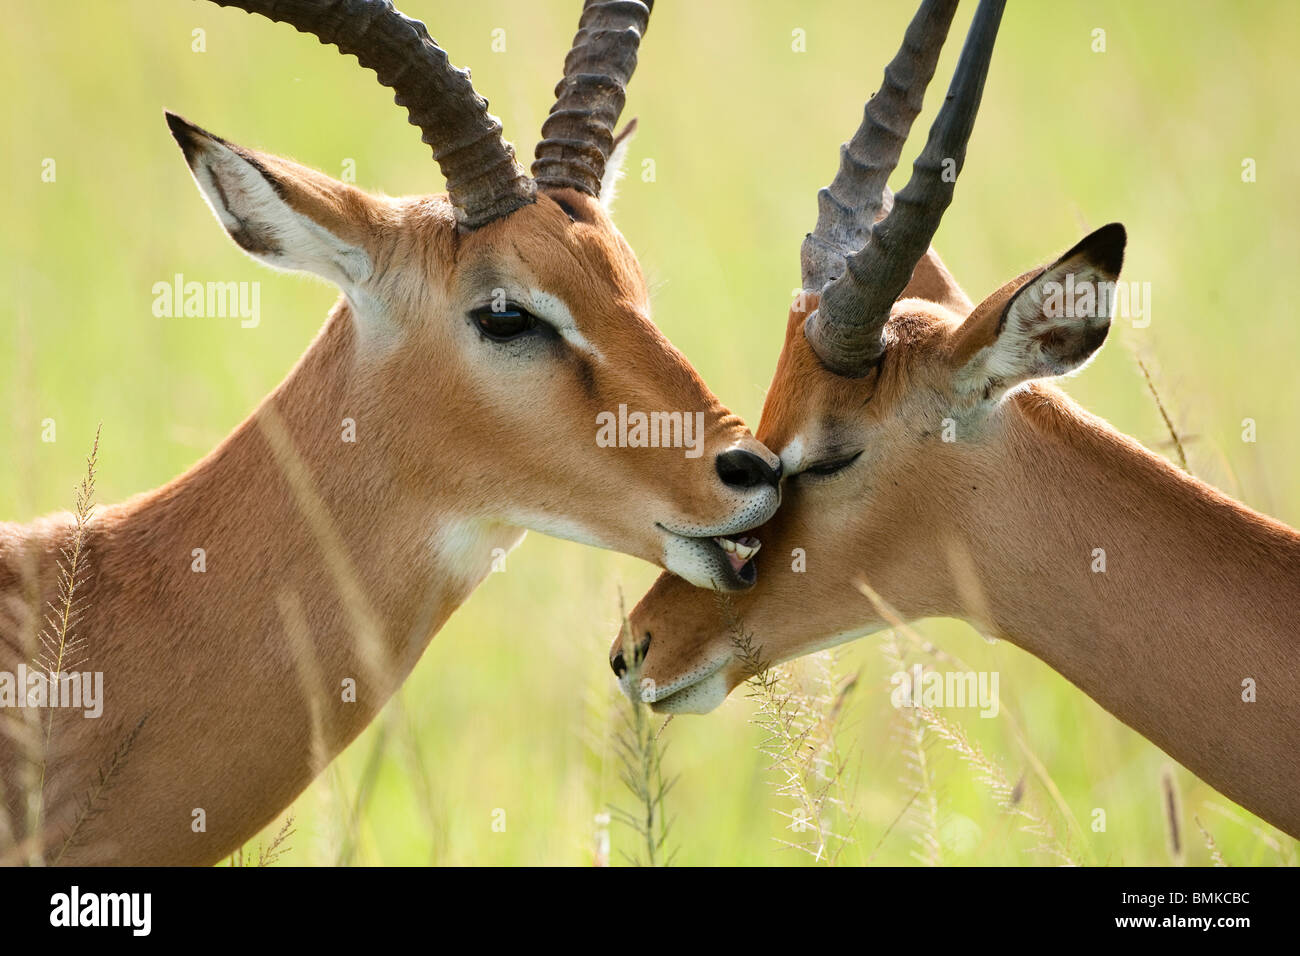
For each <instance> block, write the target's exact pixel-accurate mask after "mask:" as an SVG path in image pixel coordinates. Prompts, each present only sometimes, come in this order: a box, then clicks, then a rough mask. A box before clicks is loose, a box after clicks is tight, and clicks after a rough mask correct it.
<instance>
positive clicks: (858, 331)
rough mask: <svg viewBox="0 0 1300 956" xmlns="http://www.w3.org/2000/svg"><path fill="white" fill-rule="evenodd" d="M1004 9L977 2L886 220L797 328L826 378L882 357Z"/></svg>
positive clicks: (939, 210) (994, 0)
mask: <svg viewBox="0 0 1300 956" xmlns="http://www.w3.org/2000/svg"><path fill="white" fill-rule="evenodd" d="M1005 6H1006V0H980V5H979V9H977V10H976V11H975V17H974V19H973V20H972V21H971V27H970V32H969V33H968V34H967V36H966V43H965V45H964V46H963V47H962V51H961V58H960V59H959V60H958V62H957V69H956V72H955V73H954V74H953V79H952V84H951V85H950V86H949V87H948V96H947V98H946V99H945V100H944V104H943V107H942V108H941V109H940V110H939V115H938V116H937V117H936V118H935V121H934V125H933V126H931V127H930V137H929V139H928V140H926V144H925V148H924V149H923V150H922V151H921V155H920V156H918V157H917V160H916V162H915V163H914V164H913V167H912V176H911V178H910V179H909V180H908V182H907V185H906V186H904V187H903V189H902V190H901V191H900V192H899V193H898V194H897V195H896V196H894V205H893V209H892V210H890V213H889V215H888V216H886V217H885V218H884V219H883V220H881V221H880V222H879V223H876V224H874V225H873V226H871V230H870V234H869V235H868V237H867V242H866V245H864V246H863V248H862V251H860V252H858V253H856V254H853V255H849V256H848V257H846V259H845V271H844V274H843V275H841V276H839V277H838V278H836V279H834V280H833V281H832V282H830V283H829V284H828V285H827V286H826V287H825V288H824V289H823V290H822V294H821V301H820V303H819V304H818V307H817V311H815V312H814V313H813V314H812V315H810V316H809V317H808V321H807V323H806V324H805V325H804V334H805V336H806V337H807V338H808V342H809V344H811V345H812V347H813V350H814V351H815V352H816V353H817V355H818V357H819V358H821V360H822V362H823V364H825V365H826V367H827V368H829V369H831V370H832V371H834V372H837V373H839V374H841V375H849V376H859V375H864V374H866V373H867V371H869V370H870V368H871V367H872V365H874V364H875V363H876V362H877V361H878V360H879V359H880V356H881V355H882V354H884V343H883V342H882V341H881V331H882V329H883V328H884V326H885V322H886V321H887V320H888V319H889V309H890V307H891V306H892V305H893V304H894V300H895V299H897V298H898V295H899V293H901V292H902V291H903V289H904V288H905V287H906V286H907V282H908V280H909V279H910V278H911V276H912V270H913V269H915V268H916V264H917V262H918V261H920V259H921V257H922V256H923V255H925V251H926V250H927V249H928V248H929V247H930V240H931V239H933V238H934V234H935V231H936V230H937V229H938V228H939V221H940V220H941V219H942V218H943V214H944V211H945V210H946V209H947V208H948V205H949V203H951V202H952V195H953V187H954V185H955V183H956V178H957V174H958V173H960V172H961V169H962V166H963V165H964V164H965V161H966V142H967V140H969V139H970V134H971V130H972V129H973V128H974V125H975V115H976V113H977V112H978V111H979V104H980V97H981V96H982V95H983V92H984V80H985V78H986V77H987V76H988V69H989V61H990V59H991V58H992V55H993V43H994V41H995V40H996V39H997V32H998V25H999V24H1000V23H1001V20H1002V10H1003V8H1004V7H1005Z"/></svg>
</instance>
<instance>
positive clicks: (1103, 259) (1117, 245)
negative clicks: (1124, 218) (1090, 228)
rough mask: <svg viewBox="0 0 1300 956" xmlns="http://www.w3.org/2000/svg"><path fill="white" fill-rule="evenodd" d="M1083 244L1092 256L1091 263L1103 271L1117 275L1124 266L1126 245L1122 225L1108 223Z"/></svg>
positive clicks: (1126, 240)
mask: <svg viewBox="0 0 1300 956" xmlns="http://www.w3.org/2000/svg"><path fill="white" fill-rule="evenodd" d="M1083 242H1084V244H1086V245H1087V247H1088V251H1089V252H1090V253H1091V254H1092V260H1093V262H1095V263H1096V264H1097V265H1098V266H1100V267H1101V268H1102V269H1104V270H1105V271H1107V272H1110V273H1113V274H1114V275H1119V270H1120V269H1121V268H1122V267H1123V265H1124V246H1125V245H1126V244H1127V243H1128V233H1127V232H1126V231H1125V229H1124V225H1123V223H1118V222H1112V223H1108V224H1107V225H1105V226H1102V227H1101V228H1100V229H1098V230H1097V231H1096V232H1094V233H1093V234H1092V235H1090V236H1089V237H1088V238H1087V239H1085V240H1084V241H1083Z"/></svg>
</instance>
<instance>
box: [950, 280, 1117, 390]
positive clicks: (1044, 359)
mask: <svg viewBox="0 0 1300 956" xmlns="http://www.w3.org/2000/svg"><path fill="white" fill-rule="evenodd" d="M1115 281H1116V280H1115V278H1114V277H1113V276H1110V275H1108V274H1106V273H1103V272H1101V271H1100V270H1098V269H1097V268H1096V267H1095V266H1093V265H1092V264H1091V263H1088V262H1087V261H1085V260H1083V259H1082V258H1071V259H1070V260H1068V261H1066V262H1059V263H1057V264H1056V265H1054V266H1052V267H1051V268H1050V269H1048V270H1047V271H1046V272H1044V273H1043V274H1042V275H1040V276H1039V277H1038V278H1036V279H1034V280H1033V281H1032V282H1030V283H1029V284H1028V285H1027V286H1026V287H1025V288H1023V289H1021V290H1020V291H1019V292H1017V293H1016V295H1015V296H1014V297H1013V298H1012V300H1011V303H1010V305H1009V307H1008V308H1007V313H1006V321H1005V322H1004V324H1003V327H1002V330H1001V331H1000V332H999V333H998V337H997V340H996V341H994V342H993V344H992V345H988V346H985V347H984V348H983V349H981V350H980V351H979V352H977V353H976V354H975V355H974V356H973V357H972V358H971V360H970V362H969V363H967V365H966V368H965V369H964V370H963V371H962V373H961V374H960V375H959V376H958V385H959V388H961V389H962V390H963V391H966V392H984V393H987V397H989V398H996V397H998V396H1000V395H1001V394H1003V393H1004V392H1006V391H1007V390H1009V389H1011V388H1014V387H1015V386H1017V385H1020V384H1021V383H1023V382H1026V381H1029V380H1030V379H1034V378H1048V377H1053V376H1059V375H1067V374H1070V373H1072V372H1077V371H1079V370H1080V369H1082V368H1083V367H1084V366H1085V365H1087V364H1088V362H1089V361H1090V360H1091V358H1092V356H1093V355H1095V354H1096V349H1095V348H1094V349H1093V351H1091V352H1088V353H1087V354H1086V355H1082V356H1078V357H1071V356H1069V355H1067V356H1064V357H1062V356H1061V355H1058V354H1055V353H1053V352H1052V351H1050V350H1049V349H1048V348H1047V346H1046V343H1047V342H1049V341H1051V338H1052V334H1053V333H1054V332H1055V331H1058V330H1063V331H1065V332H1066V333H1067V336H1068V337H1070V338H1077V337H1082V336H1083V335H1084V334H1085V333H1086V332H1087V331H1088V330H1090V329H1095V328H1101V327H1104V326H1106V325H1108V324H1109V323H1110V315H1111V310H1112V308H1113V305H1114V299H1115ZM1085 289H1090V292H1083V291H1081V290H1085Z"/></svg>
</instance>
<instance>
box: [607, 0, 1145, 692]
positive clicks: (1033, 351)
mask: <svg viewBox="0 0 1300 956" xmlns="http://www.w3.org/2000/svg"><path fill="white" fill-rule="evenodd" d="M954 7H955V2H925V3H923V4H922V5H921V9H920V11H919V12H918V14H917V16H916V18H915V19H914V20H913V22H912V24H911V26H910V27H909V29H908V34H907V38H906V40H905V42H904V44H903V48H902V50H901V51H900V52H899V54H898V56H897V57H896V58H895V59H894V61H893V62H892V63H891V64H890V66H889V69H888V70H887V71H886V75H887V77H888V78H889V80H890V82H887V83H886V84H885V85H884V86H883V87H882V90H881V92H880V93H878V94H877V95H876V96H875V97H874V98H873V99H872V100H871V101H870V102H869V103H868V105H867V110H866V119H865V121H864V122H863V124H862V127H861V129H859V131H858V133H857V135H856V136H855V137H854V138H853V140H852V141H850V143H849V144H847V146H846V147H845V149H844V151H843V161H842V165H841V168H840V171H839V173H838V174H837V176H836V178H835V181H834V182H833V183H832V184H831V186H830V188H829V189H828V190H822V193H821V195H820V207H821V214H820V216H819V218H818V223H817V228H816V230H815V231H814V232H813V233H812V234H810V235H809V236H808V238H807V239H806V240H805V242H804V246H803V253H802V259H803V276H804V288H805V290H806V291H805V294H804V295H803V296H802V297H801V299H802V301H801V302H796V304H795V307H794V308H793V309H792V310H791V311H790V314H789V321H788V325H787V329H786V339H785V345H784V348H783V349H782V352H781V356H780V359H779V361H778V364H777V369H776V374H775V376H774V378H773V380H772V383H771V386H770V387H769V389H768V395H767V402H766V404H765V406H764V409H763V417H762V421H761V424H760V427H759V432H758V434H759V437H760V439H761V440H762V441H763V442H764V443H765V444H766V445H767V447H769V448H771V449H772V450H774V451H776V452H777V453H778V454H779V455H780V457H781V462H782V465H783V470H784V476H785V477H784V503H783V505H782V508H781V510H780V511H779V512H778V513H777V515H776V516H775V517H774V518H773V519H772V520H771V521H770V522H768V523H767V524H766V525H764V526H763V527H761V528H759V529H758V530H757V531H756V532H755V535H756V536H757V537H758V539H759V540H760V541H761V542H762V546H763V551H762V554H761V555H760V556H759V558H758V559H756V564H757V567H758V584H757V585H756V586H755V587H754V588H753V589H752V590H750V591H747V592H746V593H744V594H741V595H736V596H734V598H733V597H726V598H723V597H722V596H719V595H709V594H706V593H705V592H702V591H699V590H697V589H694V588H691V587H689V586H687V585H686V584H684V582H681V581H677V580H674V579H672V578H670V577H668V576H662V577H661V578H660V579H659V581H658V582H657V583H656V584H655V585H654V587H653V588H652V589H651V590H650V592H649V593H647V594H646V596H645V597H644V598H642V600H641V602H640V603H639V604H638V606H637V607H636V609H635V610H634V611H633V613H632V615H631V618H630V634H627V635H620V638H619V639H618V640H616V641H615V646H614V648H613V650H612V663H613V666H614V670H615V673H616V674H618V676H619V677H620V680H621V681H622V682H623V684H624V685H625V689H626V690H628V691H629V692H633V691H634V690H636V691H637V692H639V693H640V694H641V696H642V697H643V698H645V699H648V700H652V701H654V706H655V708H656V709H657V710H661V711H666V712H704V711H708V710H711V709H712V708H714V707H716V706H717V705H718V704H719V703H720V702H721V701H722V700H723V699H724V698H725V697H726V695H727V694H728V693H729V692H730V691H731V690H732V689H733V688H734V687H735V686H736V685H737V684H739V683H740V682H742V681H743V680H745V679H746V678H747V677H749V676H751V675H752V673H753V671H754V666H755V664H757V663H762V664H774V663H779V662H781V661H785V660H790V659H792V658H794V657H798V656H800V655H803V654H807V653H810V652H812V651H815V650H818V649H821V648H824V647H828V646H832V645H834V644H838V643H841V642H843V641H845V640H849V639H851V638H853V637H857V636H860V635H863V634H867V633H870V632H872V631H874V630H878V629H880V628H882V627H885V626H888V624H889V623H891V621H890V616H891V615H894V614H897V615H898V616H899V617H901V618H902V619H904V620H911V619H915V618H919V617H925V616H932V615H940V614H956V613H960V612H961V610H962V608H963V607H964V606H965V605H964V604H963V600H962V598H963V595H961V594H959V593H957V592H959V591H960V590H961V587H962V584H963V573H964V572H966V571H967V570H968V566H967V561H968V559H969V558H970V557H971V556H970V555H965V554H954V553H952V552H951V541H950V540H948V539H946V538H945V535H944V532H943V529H944V528H947V527H954V526H960V523H961V522H963V521H964V520H968V518H969V516H970V515H971V513H972V510H973V509H981V508H982V509H989V508H992V509H996V507H997V500H998V498H999V496H1003V495H1015V494H1016V489H1015V488H1006V487H997V486H996V483H994V482H990V480H989V475H990V473H991V472H993V471H995V470H996V463H997V461H998V459H999V458H1000V456H1002V455H1004V454H1006V451H1007V449H1006V447H1005V446H1006V445H1007V443H1008V442H1011V441H1015V438H1014V437H1012V435H1011V433H1012V432H1013V431H1014V429H1009V428H1008V427H1007V426H1008V422H1009V420H1011V419H1013V418H1015V417H1016V416H1020V415H1023V414H1025V413H1026V407H1027V406H1029V407H1032V406H1033V405H1034V404H1035V403H1041V402H1042V401H1043V395H1042V392H1041V391H1040V390H1041V389H1042V388H1043V386H1041V385H1038V384H1035V383H1037V382H1038V381H1040V380H1042V379H1046V378H1050V377H1053V376H1058V375H1063V374H1067V373H1069V372H1071V371H1074V370H1076V369H1078V368H1081V367H1082V366H1083V365H1084V364H1085V363H1086V362H1087V361H1088V360H1089V359H1090V358H1091V357H1092V355H1093V354H1094V353H1095V352H1096V350H1097V349H1098V348H1099V347H1100V346H1101V344H1102V342H1103V340H1104V339H1105V337H1106V332H1107V330H1108V328H1109V314H1110V292H1111V290H1113V284H1114V281H1115V279H1116V277H1117V276H1118V273H1119V269H1120V264H1121V261H1122V258H1123V250H1124V240H1125V237H1124V230H1123V227H1121V226H1119V225H1110V226H1106V227H1103V228H1102V229H1099V230H1098V231H1096V232H1094V233H1093V234H1092V235H1090V236H1088V237H1087V238H1086V239H1084V240H1083V241H1082V242H1080V243H1079V244H1078V245H1077V246H1075V247H1074V248H1073V249H1071V250H1070V251H1069V252H1067V253H1065V254H1064V255H1063V256H1061V257H1060V258H1059V259H1058V260H1057V261H1056V262H1054V263H1053V264H1052V265H1050V266H1048V267H1046V268H1043V269H1037V270H1034V271H1032V272H1029V273H1026V274H1024V275H1022V276H1020V277H1018V278H1017V279H1014V280H1012V281H1011V282H1008V283H1007V284H1006V285H1004V286H1003V287H1002V288H1000V289H999V290H997V291H996V292H994V293H993V294H992V295H990V296H989V297H988V298H987V299H985V300H984V301H983V302H981V303H980V304H979V305H978V306H975V307H972V306H971V303H970V302H969V300H967V299H966V297H965V295H964V294H963V293H962V292H961V290H960V289H959V288H958V287H957V285H956V283H955V282H953V281H952V279H951V276H949V274H948V273H947V271H946V270H945V269H944V267H943V265H942V264H941V263H940V262H939V260H938V258H937V257H936V256H935V255H934V253H933V251H932V250H930V249H929V244H930V239H931V237H932V236H933V234H934V231H935V229H936V228H937V227H938V223H939V218H940V216H941V215H942V213H943V211H944V209H946V208H947V205H948V203H949V201H950V200H951V196H952V187H953V183H952V178H951V177H948V178H945V177H944V176H943V170H944V162H943V160H944V159H951V160H953V161H954V162H955V168H956V169H960V167H961V164H962V160H963V158H964V154H965V144H966V139H967V138H968V136H969V134H970V130H971V126H972V124H973V121H974V117H975V112H976V109H977V108H978V104H979V99H980V94H981V92H982V87H983V83H984V78H985V75H986V73H987V69H988V63H989V58H990V55H991V53H992V46H993V39H994V36H995V34H996V30H997V26H998V22H999V19H1000V15H1001V7H1002V4H1001V3H1000V2H988V0H986V2H984V3H981V5H980V7H979V10H978V12H977V13H976V15H975V20H974V22H973V24H972V26H971V30H970V34H969V37H968V39H967V42H966V45H965V47H964V49H963V52H962V56H961V60H960V62H959V64H958V67H957V72H956V75H955V77H954V79H953V83H952V88H951V90H950V92H949V96H948V98H947V100H946V101H945V104H944V106H943V108H942V109H941V111H940V113H939V116H938V117H937V119H936V120H935V123H934V127H933V128H932V130H931V133H930V138H929V141H928V143H927V145H926V147H925V150H924V151H923V152H922V154H921V156H920V158H919V159H918V160H917V162H916V165H915V168H914V172H913V175H912V178H911V180H910V182H909V183H908V184H907V186H906V188H905V189H903V190H902V191H901V192H900V193H899V194H898V196H897V197H893V201H892V209H891V211H890V212H889V214H888V215H887V216H886V217H885V218H883V219H880V221H879V222H877V218H878V216H879V214H880V212H881V210H882V207H889V206H890V204H891V203H890V200H891V197H890V195H889V193H888V191H887V190H886V187H885V179H886V178H887V177H888V175H889V172H890V171H891V170H892V169H893V167H894V165H895V164H896V163H897V161H898V156H899V152H900V151H901V148H902V144H903V140H904V139H905V138H906V132H907V130H908V128H909V127H910V125H911V122H912V120H913V119H914V118H915V116H916V115H917V113H918V112H919V110H920V106H921V94H922V92H923V90H924V87H925V84H926V82H927V81H928V79H929V78H930V76H931V75H932V74H933V71H934V64H935V61H936V60H937V58H938V55H939V48H940V46H941V45H942V42H943V39H944V36H945V35H946V32H947V28H948V25H949V23H950V22H951V18H952V15H953V8H954ZM889 130H895V131H901V135H894V134H890V133H889V132H888V131H889ZM819 292H820V295H819V294H818V293H819ZM900 295H901V298H900ZM1028 413H1029V414H1031V415H1032V408H1030V409H1029V412H1028ZM991 485H992V486H991ZM863 584H866V585H867V586H868V588H869V589H870V590H871V591H873V592H875V594H876V595H881V596H883V598H878V600H879V601H880V603H874V602H873V601H872V600H869V599H868V596H866V594H864V590H863V589H862V585H863ZM624 643H631V644H633V645H634V646H635V647H636V650H637V657H638V658H639V659H640V660H641V666H640V670H639V673H638V672H636V671H632V672H629V670H628V668H627V667H626V666H625V661H626V654H625V653H624V648H623V644H624ZM634 681H635V682H636V687H635V688H634V687H633V682H634Z"/></svg>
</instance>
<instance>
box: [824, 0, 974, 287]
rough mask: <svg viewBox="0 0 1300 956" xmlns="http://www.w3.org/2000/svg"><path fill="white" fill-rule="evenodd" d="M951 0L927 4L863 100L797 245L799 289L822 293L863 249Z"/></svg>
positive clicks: (952, 9)
mask: <svg viewBox="0 0 1300 956" xmlns="http://www.w3.org/2000/svg"><path fill="white" fill-rule="evenodd" d="M956 12H957V0H925V2H923V3H922V4H921V6H920V8H919V9H918V10H917V11H916V16H914V17H913V18H912V22H911V23H910V24H908V27H907V32H906V33H905V34H903V45H902V46H901V47H900V48H899V50H898V53H897V54H895V56H894V58H893V59H892V60H890V61H889V65H888V66H887V67H885V78H884V80H883V81H882V82H881V84H880V90H879V92H877V93H876V94H875V96H873V97H871V99H869V100H867V105H866V108H865V109H864V110H863V115H862V125H861V126H859V127H858V131H857V132H856V133H854V134H853V138H852V139H850V140H849V141H848V142H847V143H845V144H844V145H843V146H841V147H840V168H839V169H838V170H837V171H836V173H835V178H834V179H833V180H831V184H830V185H829V186H827V187H825V188H823V189H820V190H818V192H817V225H816V227H815V228H814V229H813V231H812V232H810V233H809V234H808V235H807V237H805V239H804V241H803V247H802V249H801V250H800V259H801V264H802V273H803V287H804V288H805V289H807V290H809V291H811V292H820V291H821V289H822V287H823V286H824V285H826V283H827V282H830V281H831V280H832V279H834V278H836V277H837V276H841V275H843V274H844V260H845V259H846V258H847V257H848V256H849V255H851V254H852V253H854V252H857V251H858V250H859V249H861V248H862V247H863V246H864V245H866V243H867V238H868V236H870V235H871V227H872V225H873V224H874V223H875V221H876V217H878V216H879V215H880V213H881V210H882V209H883V208H884V205H885V203H886V202H887V201H889V199H890V198H892V197H889V196H888V195H887V194H888V187H887V186H886V183H887V182H888V181H889V174H890V173H892V172H893V171H894V167H895V166H897V165H898V158H899V156H901V155H902V152H903V143H904V142H906V140H907V134H908V133H909V132H910V131H911V129H912V122H913V121H914V120H915V119H916V117H917V114H918V113H920V112H921V105H922V101H923V100H924V98H925V89H926V87H927V86H928V85H929V83H930V79H931V77H933V76H934V68H935V66H936V65H937V64H938V62H939V53H940V51H941V50H942V49H943V41H944V40H945V39H946V38H947V36H948V28H949V26H951V25H952V17H953V14H954V13H956Z"/></svg>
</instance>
